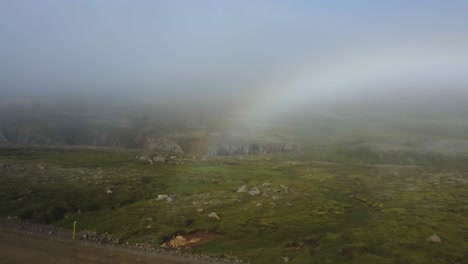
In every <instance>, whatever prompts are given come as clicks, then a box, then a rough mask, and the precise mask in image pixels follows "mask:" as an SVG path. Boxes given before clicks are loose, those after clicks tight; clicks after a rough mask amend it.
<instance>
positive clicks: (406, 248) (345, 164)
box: [0, 146, 468, 263]
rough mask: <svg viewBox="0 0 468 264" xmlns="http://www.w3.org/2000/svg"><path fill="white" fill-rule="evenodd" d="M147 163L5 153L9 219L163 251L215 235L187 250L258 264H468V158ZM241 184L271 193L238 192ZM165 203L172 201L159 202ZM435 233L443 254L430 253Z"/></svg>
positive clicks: (343, 153)
mask: <svg viewBox="0 0 468 264" xmlns="http://www.w3.org/2000/svg"><path fill="white" fill-rule="evenodd" d="M141 154H142V152H139V151H135V150H111V149H84V148H65V147H47V148H44V147H2V148H0V160H1V163H4V164H6V166H5V167H3V168H0V215H1V216H19V217H20V218H23V219H32V220H34V221H39V222H45V223H50V224H53V225H58V226H61V227H65V228H71V227H72V223H73V221H77V223H78V229H88V230H95V231H99V232H109V233H110V234H112V235H113V236H114V238H118V239H119V241H121V242H124V241H129V242H145V243H152V244H154V245H155V246H157V245H159V244H161V243H162V242H163V241H164V240H165V239H167V238H170V237H172V236H173V235H175V234H177V233H181V234H183V233H185V232H194V231H209V232H217V233H221V234H224V236H223V237H222V238H219V239H216V240H213V241H209V242H207V243H204V244H201V245H198V246H196V247H194V248H191V249H187V250H189V251H192V252H194V253H204V254H211V255H216V256H234V257H236V258H239V259H243V260H246V261H249V262H251V263H281V262H283V260H282V257H285V256H287V257H289V259H290V263H340V262H348V263H463V261H464V260H466V259H468V225H467V219H468V188H467V186H468V176H467V174H466V173H467V168H466V163H465V161H466V157H450V156H441V155H433V154H418V153H410V152H408V153H403V152H399V153H393V154H392V153H390V154H387V155H386V156H383V157H382V156H381V155H375V153H373V152H372V151H370V152H369V151H368V150H367V149H344V148H343V146H339V147H336V146H334V147H331V148H329V149H321V150H320V151H319V152H317V151H315V152H313V151H311V152H307V153H304V154H297V155H291V154H289V155H274V156H255V157H254V156H250V157H237V158H227V157H226V158H221V157H211V158H207V159H202V158H191V159H186V160H185V163H184V164H179V165H171V164H165V163H161V164H160V163H155V164H153V165H149V164H148V163H145V162H142V161H140V160H138V159H137V158H136V157H135V156H138V155H141ZM150 154H151V153H150ZM409 158H410V159H411V164H407V161H408V159H409ZM233 159H235V160H236V163H229V162H226V161H231V160H233ZM325 161H326V162H325ZM402 161H403V162H402ZM237 163H238V165H232V164H237ZM230 164H231V165H230ZM449 165H451V166H449ZM264 183H267V184H265V186H263V185H264ZM244 184H246V185H248V186H249V187H254V186H257V187H258V188H259V189H260V190H261V192H262V194H260V195H258V196H250V195H249V194H248V193H237V192H236V191H237V189H238V188H239V187H241V186H242V185H244ZM268 185H269V186H268ZM108 190H112V194H108V193H107V191H108ZM158 194H168V195H173V197H174V199H173V201H172V202H167V201H158V200H157V199H156V198H157V195H158ZM199 208H202V209H203V212H197V209H199ZM210 212H217V214H218V215H219V216H220V218H221V219H220V220H217V219H212V218H209V217H208V216H207V215H208V214H209V213H210ZM434 233H436V234H437V235H439V236H440V237H441V239H442V242H441V243H429V242H426V238H427V237H428V236H430V235H432V234H434Z"/></svg>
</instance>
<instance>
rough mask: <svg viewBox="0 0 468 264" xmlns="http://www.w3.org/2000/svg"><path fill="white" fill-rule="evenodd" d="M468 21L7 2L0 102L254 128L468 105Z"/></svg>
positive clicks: (442, 9)
mask: <svg viewBox="0 0 468 264" xmlns="http://www.w3.org/2000/svg"><path fill="white" fill-rule="evenodd" d="M467 11H468V4H467V3H466V2H463V1H450V2H445V1H389V2H385V3H384V2H382V1H352V2H343V1H313V2H310V1H59V0H58V1H49V0H47V1H32V0H31V1H1V2H0V36H1V43H0V58H1V60H0V92H1V98H2V99H1V100H2V104H6V103H9V102H10V103H11V102H13V101H15V102H16V101H21V100H29V101H35V100H39V101H40V100H46V101H47V100H48V101H57V102H63V101H67V100H68V101H70V100H76V101H85V102H100V103H102V102H104V101H106V100H107V101H108V102H114V103H116V104H121V103H122V102H127V103H129V104H131V103H135V102H138V103H146V104H161V103H164V104H179V105H195V106H196V105H201V106H206V105H210V106H213V105H217V106H219V107H220V108H222V109H229V111H231V112H233V113H235V114H238V115H243V116H244V117H245V118H248V119H250V120H256V119H259V118H262V117H265V116H268V115H269V114H271V113H276V112H278V111H280V112H281V111H289V110H292V111H295V110H297V109H300V107H304V106H314V107H321V106H324V105H328V106H330V105H332V106H337V105H338V106H339V105H354V106H363V105H388V106H389V107H392V105H393V106H395V107H399V105H413V106H415V107H416V106H418V107H419V106H426V107H429V108H431V107H432V106H433V105H434V104H436V105H439V106H440V105H442V107H440V108H441V109H442V108H444V107H445V106H447V107H449V106H450V107H451V106H453V105H454V104H455V105H463V104H464V102H466V100H465V99H466V98H467V97H468V96H467V94H468V91H467V90H468V89H467V84H468V52H467V48H466V47H468V28H467V27H466V25H467V24H468V17H467V16H466V13H467ZM215 109H217V108H215ZM324 109H325V108H324Z"/></svg>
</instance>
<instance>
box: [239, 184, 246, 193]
mask: <svg viewBox="0 0 468 264" xmlns="http://www.w3.org/2000/svg"><path fill="white" fill-rule="evenodd" d="M237 192H238V193H243V192H247V185H242V186H241V187H240V188H239V190H237Z"/></svg>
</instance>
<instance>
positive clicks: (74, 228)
mask: <svg viewBox="0 0 468 264" xmlns="http://www.w3.org/2000/svg"><path fill="white" fill-rule="evenodd" d="M75 235H76V221H75V222H73V240H75Z"/></svg>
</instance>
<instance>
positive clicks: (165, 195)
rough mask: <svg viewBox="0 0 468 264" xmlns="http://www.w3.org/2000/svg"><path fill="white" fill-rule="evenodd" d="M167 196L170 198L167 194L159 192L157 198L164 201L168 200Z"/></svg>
mask: <svg viewBox="0 0 468 264" xmlns="http://www.w3.org/2000/svg"><path fill="white" fill-rule="evenodd" d="M167 198H169V196H168V195H167V194H158V198H157V199H156V200H157V201H163V200H167Z"/></svg>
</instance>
